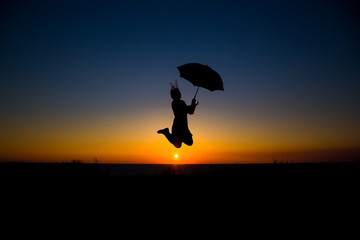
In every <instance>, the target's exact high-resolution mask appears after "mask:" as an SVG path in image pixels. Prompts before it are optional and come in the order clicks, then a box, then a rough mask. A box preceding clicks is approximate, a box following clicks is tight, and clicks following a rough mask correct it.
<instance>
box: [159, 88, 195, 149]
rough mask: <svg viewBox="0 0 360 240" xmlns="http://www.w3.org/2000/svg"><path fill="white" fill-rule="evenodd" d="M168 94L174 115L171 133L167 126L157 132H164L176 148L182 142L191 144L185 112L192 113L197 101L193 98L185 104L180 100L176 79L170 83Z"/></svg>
mask: <svg viewBox="0 0 360 240" xmlns="http://www.w3.org/2000/svg"><path fill="white" fill-rule="evenodd" d="M170 96H171V98H172V99H173V101H172V103H171V107H172V110H173V112H174V116H175V118H174V122H173V125H172V129H171V132H172V133H170V132H169V128H164V129H161V130H159V131H157V133H159V134H164V135H165V137H166V138H167V140H169V142H170V143H172V144H173V145H174V146H175V147H176V148H180V147H181V144H182V143H185V144H186V145H188V146H191V145H192V144H193V139H192V134H191V132H190V130H189V127H188V120H187V114H193V113H194V111H195V108H196V106H197V105H198V104H199V102H196V99H195V98H194V99H193V100H192V101H191V105H189V106H188V105H186V103H185V102H184V101H183V100H181V92H180V90H179V87H178V84H177V81H175V85H173V84H172V83H171V90H170Z"/></svg>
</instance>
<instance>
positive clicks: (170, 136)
mask: <svg viewBox="0 0 360 240" xmlns="http://www.w3.org/2000/svg"><path fill="white" fill-rule="evenodd" d="M157 133H159V134H164V135H165V137H166V138H167V140H168V141H169V142H170V143H171V144H173V145H174V146H175V147H177V148H179V147H181V141H179V140H180V139H179V138H178V137H175V136H174V134H171V133H170V131H169V128H164V129H161V130H159V131H157Z"/></svg>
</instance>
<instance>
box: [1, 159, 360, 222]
mask: <svg viewBox="0 0 360 240" xmlns="http://www.w3.org/2000/svg"><path fill="white" fill-rule="evenodd" d="M359 169H360V163H318V164H317V163H303V164H295V163H289V164H285V163H284V164H235V165H221V164H212V165H133V164H84V163H81V162H76V161H75V162H71V163H0V176H1V182H2V189H1V193H2V200H5V203H4V202H3V205H2V206H4V207H8V210H9V211H10V212H12V211H13V210H14V209H16V210H17V211H20V212H21V214H23V212H28V211H30V212H31V216H33V215H34V216H35V215H36V214H38V213H39V212H40V211H41V212H42V213H44V212H45V213H49V214H50V215H51V216H62V215H64V214H65V215H66V216H72V215H74V214H77V216H79V214H80V215H81V216H82V217H84V218H87V217H86V216H88V217H90V219H93V218H94V217H96V218H98V219H104V218H105V219H113V216H114V215H115V213H114V211H115V209H116V211H117V213H116V217H115V219H117V218H122V219H124V218H125V216H127V217H129V216H130V217H132V218H136V219H138V218H140V216H143V215H144V214H145V215H147V216H152V217H155V216H158V215H159V214H160V213H161V214H166V215H168V216H170V215H171V216H172V217H174V216H175V217H176V218H178V217H180V216H181V217H183V218H184V219H187V218H190V219H192V220H193V221H195V219H197V218H199V217H200V218H201V219H203V220H208V221H214V219H215V216H218V217H219V216H222V217H220V218H217V219H218V220H219V219H223V218H224V217H225V216H229V215H232V218H229V219H234V220H231V221H233V222H234V221H236V219H237V218H242V219H245V220H246V221H248V219H253V221H255V222H256V224H257V223H258V221H259V218H261V219H260V220H263V219H267V220H266V221H267V222H271V221H275V220H276V221H278V222H281V221H282V222H285V223H289V222H288V221H290V220H289V219H293V220H294V219H296V220H299V219H305V218H307V220H306V221H307V222H309V221H314V222H315V223H316V224H317V221H318V219H323V220H324V219H325V220H327V219H329V220H331V219H332V217H333V216H334V215H335V214H336V215H338V216H341V219H344V218H347V214H348V213H352V212H353V211H354V209H355V206H357V205H358V199H359V197H358V182H359ZM9 206H12V208H9ZM125 212H126V213H127V215H124V213H125ZM135 213H137V214H135ZM235 213H236V214H235ZM54 214H55V215H54ZM314 216H316V217H317V218H316V219H317V220H316V219H313V217H314ZM194 217H195V218H194ZM264 217H265V218H264ZM328 217H329V218H328ZM351 219H353V218H351ZM221 221H223V220H221ZM195 222H196V221H195ZM282 222H281V224H283V223H282ZM290 223H291V222H290Z"/></svg>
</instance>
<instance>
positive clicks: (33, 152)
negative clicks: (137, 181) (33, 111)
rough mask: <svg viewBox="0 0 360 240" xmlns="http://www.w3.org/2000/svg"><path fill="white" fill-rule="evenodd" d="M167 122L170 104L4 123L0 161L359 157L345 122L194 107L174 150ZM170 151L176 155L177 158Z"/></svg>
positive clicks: (193, 161) (168, 161)
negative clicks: (184, 139)
mask: <svg viewBox="0 0 360 240" xmlns="http://www.w3.org/2000/svg"><path fill="white" fill-rule="evenodd" d="M211 116H213V117H212V118H211ZM223 116H225V117H223ZM219 122H223V123H226V124H223V125H219ZM144 123H146V124H144ZM171 124H172V113H171V109H168V108H161V109H157V110H156V109H155V110H152V111H150V110H141V111H139V112H136V113H133V114H130V115H127V116H125V117H123V116H108V117H102V118H99V119H96V121H95V122H94V121H93V120H88V121H85V122H67V121H63V122H55V123H53V125H52V126H43V125H41V123H31V124H28V125H25V124H24V125H21V126H16V125H15V126H8V128H4V131H3V133H4V136H9V137H7V138H2V139H0V160H1V161H7V160H10V161H17V160H21V161H46V162H62V161H71V160H73V159H79V160H82V161H84V162H90V163H91V162H95V159H96V160H97V161H98V162H99V163H126V164H131V163H135V164H174V163H176V164H217V163H220V164H221V163H272V162H273V161H274V160H278V161H289V162H301V161H303V162H306V161H330V160H335V161H336V158H338V160H340V161H342V160H346V159H356V158H357V159H359V156H360V151H359V149H360V147H359V146H358V145H357V143H358V142H359V141H358V140H359V139H357V138H358V136H356V135H353V134H349V132H352V131H353V129H350V128H349V129H347V127H346V126H345V127H343V128H342V129H333V130H331V131H327V132H326V131H325V130H327V129H324V130H322V129H321V126H319V125H315V126H310V127H309V129H306V131H305V130H304V128H305V127H302V126H301V125H296V124H294V126H295V127H293V126H285V125H281V124H278V125H276V123H271V122H269V121H267V122H266V121H264V122H261V121H257V120H254V119H246V116H241V117H238V118H230V117H228V118H227V117H226V115H225V114H215V113H212V112H210V113H208V112H206V111H203V112H200V111H199V113H198V115H196V116H195V115H194V116H189V125H190V126H189V127H190V129H191V131H192V133H193V134H194V136H193V138H194V144H193V145H192V146H190V147H189V146H186V145H183V146H182V147H181V148H179V149H177V148H175V147H174V146H173V145H172V144H170V143H169V142H168V141H167V140H166V138H165V137H164V136H163V135H160V134H157V133H156V131H157V130H158V129H160V128H164V127H169V128H171ZM266 124H267V125H266ZM8 129H10V130H8ZM14 129H15V130H14ZM340 130H342V131H343V132H341V131H340ZM175 154H178V156H179V157H178V158H175V157H174V156H175ZM180 156H181V157H180Z"/></svg>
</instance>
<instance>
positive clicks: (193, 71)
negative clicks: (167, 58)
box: [177, 63, 224, 98]
mask: <svg viewBox="0 0 360 240" xmlns="http://www.w3.org/2000/svg"><path fill="white" fill-rule="evenodd" d="M177 69H178V70H179V72H180V77H182V78H185V79H186V80H188V81H189V82H191V83H192V84H193V85H194V86H197V87H198V88H197V90H196V93H195V96H194V98H195V97H196V95H197V92H198V91H199V87H203V88H206V89H208V90H210V91H215V90H222V91H224V85H223V82H222V79H221V77H220V75H219V74H218V73H217V72H216V71H214V70H213V69H212V68H210V67H209V66H207V65H203V64H200V63H187V64H184V65H182V66H179V67H177Z"/></svg>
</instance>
